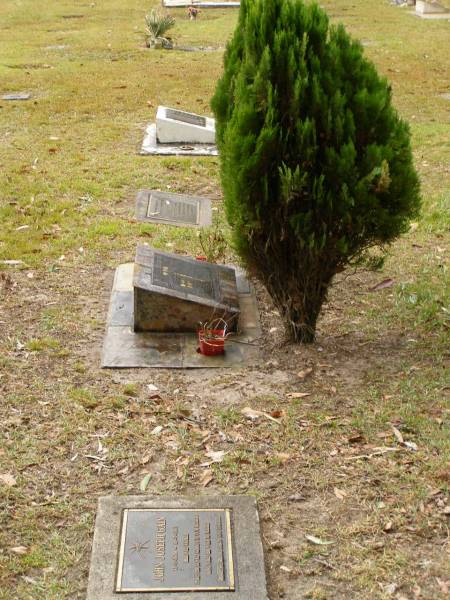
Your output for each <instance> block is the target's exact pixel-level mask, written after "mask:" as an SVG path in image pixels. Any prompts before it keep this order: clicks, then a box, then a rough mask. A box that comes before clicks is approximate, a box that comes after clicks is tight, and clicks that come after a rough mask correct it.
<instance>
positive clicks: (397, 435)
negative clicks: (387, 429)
mask: <svg viewBox="0 0 450 600" xmlns="http://www.w3.org/2000/svg"><path fill="white" fill-rule="evenodd" d="M392 432H393V434H394V435H395V439H396V440H397V442H399V443H400V444H403V436H402V434H401V431H399V430H398V429H397V427H394V426H392Z"/></svg>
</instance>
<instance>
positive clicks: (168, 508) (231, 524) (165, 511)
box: [87, 495, 268, 600]
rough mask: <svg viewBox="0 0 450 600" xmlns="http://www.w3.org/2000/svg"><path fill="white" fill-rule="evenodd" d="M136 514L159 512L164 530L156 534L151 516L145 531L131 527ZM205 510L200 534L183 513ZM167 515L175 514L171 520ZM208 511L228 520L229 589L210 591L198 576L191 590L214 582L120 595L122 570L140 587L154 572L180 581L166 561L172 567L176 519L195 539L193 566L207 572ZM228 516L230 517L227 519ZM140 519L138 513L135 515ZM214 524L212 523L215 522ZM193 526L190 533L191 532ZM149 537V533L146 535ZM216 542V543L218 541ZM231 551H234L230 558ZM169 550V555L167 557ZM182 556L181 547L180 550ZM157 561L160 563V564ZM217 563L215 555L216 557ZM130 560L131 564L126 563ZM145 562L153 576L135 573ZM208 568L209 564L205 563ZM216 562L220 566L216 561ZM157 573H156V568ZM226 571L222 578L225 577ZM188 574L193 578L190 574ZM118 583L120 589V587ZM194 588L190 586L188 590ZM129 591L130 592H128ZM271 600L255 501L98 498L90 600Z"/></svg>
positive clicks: (231, 498) (226, 563) (129, 581)
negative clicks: (141, 580)
mask: <svg viewBox="0 0 450 600" xmlns="http://www.w3.org/2000/svg"><path fill="white" fill-rule="evenodd" d="M133 511H134V512H136V511H149V512H151V511H157V512H158V517H159V519H160V521H161V527H159V529H158V530H156V529H153V530H152V525H151V523H152V518H151V517H150V516H149V519H148V521H147V522H146V520H145V517H144V519H143V520H142V516H141V517H140V522H141V524H142V527H141V528H139V527H138V528H136V525H135V526H134V528H133V526H131V527H130V528H129V527H128V518H129V515H130V514H132V513H133ZM194 511H202V512H201V515H202V518H203V523H202V522H200V530H197V532H196V531H195V529H193V527H192V525H189V523H188V522H187V521H186V517H183V516H182V513H183V512H191V513H193V512H194ZM169 512H170V513H172V514H171V516H170V515H169ZM207 512H210V513H211V515H212V517H211V518H214V516H215V515H219V514H220V515H224V517H223V518H224V519H227V521H228V527H227V528H225V527H224V528H223V529H222V531H223V535H227V540H226V543H225V540H224V545H223V550H224V552H226V554H227V558H225V560H224V563H223V565H224V569H225V573H226V572H227V570H229V569H230V567H232V572H231V573H227V577H226V578H225V581H226V585H227V586H228V588H229V591H228V590H227V591H223V590H221V591H218V590H214V589H212V587H213V584H212V581H213V579H212V578H211V577H210V578H209V579H208V577H206V576H205V574H204V573H203V574H202V571H201V570H200V573H197V575H198V579H199V580H200V584H198V583H197V584H195V583H194V585H193V586H192V588H195V587H202V583H207V582H208V581H210V583H211V587H210V588H209V589H206V590H205V589H203V590H201V591H200V590H198V591H195V589H192V590H190V591H181V590H179V591H169V590H167V591H166V590H164V589H163V590H159V591H158V590H155V591H152V592H148V591H141V592H139V591H128V592H127V593H125V594H124V593H123V592H118V591H116V590H117V589H118V588H120V587H121V583H122V582H123V581H124V573H123V570H121V569H122V568H123V566H124V565H125V567H126V569H128V571H127V573H126V582H127V585H128V586H131V587H133V585H135V584H136V583H138V581H137V579H138V578H139V577H142V576H144V582H145V581H146V580H149V579H150V580H151V579H152V574H153V576H154V579H155V580H156V581H159V582H162V581H166V578H167V582H169V580H170V581H172V586H173V587H175V586H174V584H173V582H174V581H176V578H175V580H174V579H173V577H172V578H170V577H169V576H168V574H167V575H166V573H167V571H166V570H165V569H164V566H165V565H164V562H161V561H165V562H166V563H170V561H171V560H173V547H172V545H171V539H170V538H169V535H170V534H173V529H172V530H171V531H170V532H167V527H166V526H167V524H168V523H169V519H172V520H173V519H175V520H177V523H178V525H177V526H178V527H180V528H185V529H186V531H187V532H188V533H189V535H190V536H191V537H190V539H189V545H190V548H191V550H192V552H193V555H192V557H191V558H190V560H192V561H195V565H200V568H204V566H205V561H206V560H207V556H205V550H206V546H205V542H204V540H203V534H204V531H205V529H204V521H205V520H206V519H207V516H206V513H207ZM225 514H226V515H227V517H225ZM134 518H135V519H136V515H134ZM211 522H212V521H211ZM145 528H147V529H148V531H149V532H150V534H151V532H152V531H153V535H150V536H149V538H148V539H145V540H144V539H143V538H142V540H141V539H140V538H141V537H142V536H143V535H144V534H145V533H146V531H147V530H146V529H145ZM191 528H192V531H191ZM198 533H200V535H201V536H202V541H201V542H200V540H198V542H199V543H198V550H197V556H196V555H195V552H196V548H195V539H194V538H195V535H198ZM133 536H134V537H136V539H134V537H133ZM144 537H145V535H144ZM212 541H213V542H216V540H214V538H213V539H212ZM229 550H231V553H230V554H229ZM168 552H170V554H169V555H166V554H167V553H168ZM177 556H178V557H182V552H181V549H180V550H179V551H178V552H177ZM157 558H158V560H159V562H157ZM212 558H213V560H214V556H213V557H212ZM126 561H128V562H126ZM142 561H144V562H145V561H146V562H147V564H148V569H150V570H151V573H150V574H149V573H146V574H145V573H144V572H143V568H142V566H140V567H139V568H138V569H136V565H137V564H139V563H140V562H142ZM206 564H207V563H206ZM214 564H217V563H216V562H215V563H214ZM155 567H156V571H153V569H155ZM225 573H224V574H225ZM187 576H189V574H187ZM118 583H119V585H117V584H118ZM189 587H190V586H189ZM128 589H130V588H128ZM120 598H126V599H127V600H226V599H229V600H268V596H267V586H266V575H265V568H264V554H263V548H262V543H261V533H260V523H259V516H258V510H257V504H256V500H255V499H254V498H253V497H250V496H200V495H197V496H196V497H195V498H191V497H182V496H179V497H164V496H161V497H155V496H153V497H148V496H145V495H142V496H106V497H102V498H100V499H99V502H98V509H97V518H96V522H95V531H94V540H93V547H92V556H91V568H90V573H89V583H88V591H87V600H119V599H120Z"/></svg>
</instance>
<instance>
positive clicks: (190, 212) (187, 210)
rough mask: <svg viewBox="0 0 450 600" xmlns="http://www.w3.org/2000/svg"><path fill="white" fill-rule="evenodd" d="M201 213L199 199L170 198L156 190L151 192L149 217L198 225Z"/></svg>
mask: <svg viewBox="0 0 450 600" xmlns="http://www.w3.org/2000/svg"><path fill="white" fill-rule="evenodd" d="M199 213H200V201H199V200H195V199H189V198H179V199H178V198H168V197H164V196H161V194H158V193H155V192H152V193H150V194H149V199H148V210H147V217H153V218H154V219H158V220H160V221H168V222H179V223H189V224H193V225H198V222H199Z"/></svg>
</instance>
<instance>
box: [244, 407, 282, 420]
mask: <svg viewBox="0 0 450 600" xmlns="http://www.w3.org/2000/svg"><path fill="white" fill-rule="evenodd" d="M241 413H242V414H243V415H244V417H246V418H247V419H250V421H257V420H258V419H260V418H261V417H265V418H266V419H269V420H270V421H274V422H275V423H278V424H280V422H279V421H278V420H277V419H274V418H273V417H272V416H271V415H269V414H268V413H265V412H263V411H262V410H254V409H253V408H250V407H249V406H246V407H245V408H243V409H242V410H241Z"/></svg>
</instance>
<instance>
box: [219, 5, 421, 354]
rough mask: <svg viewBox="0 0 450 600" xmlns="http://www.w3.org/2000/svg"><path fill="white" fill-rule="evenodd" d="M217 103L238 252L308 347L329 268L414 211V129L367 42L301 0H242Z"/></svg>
mask: <svg viewBox="0 0 450 600" xmlns="http://www.w3.org/2000/svg"><path fill="white" fill-rule="evenodd" d="M211 104H212V108H213V111H214V113H215V117H216V136H217V144H218V147H219V150H220V166H221V167H220V168H221V180H222V187H223V192H224V203H225V210H226V215H227V218H228V221H229V223H230V225H231V226H232V229H233V236H234V244H235V248H236V250H237V252H238V253H239V255H240V256H241V257H242V258H243V260H244V262H245V263H246V265H247V267H248V268H249V269H250V270H251V271H252V272H253V273H254V274H256V275H257V276H258V277H259V278H260V280H261V281H262V282H263V284H264V285H265V287H266V288H267V290H268V292H269V294H270V295H271V297H272V299H273V301H274V303H275V305H276V306H277V308H278V309H279V311H280V314H281V316H282V318H283V320H284V323H285V328H286V331H287V333H288V335H289V337H290V339H291V340H293V341H296V342H312V341H313V340H314V337H315V330H316V322H317V318H318V316H319V313H320V309H321V307H322V304H323V302H324V301H325V299H326V296H327V290H328V288H329V286H330V284H331V282H332V279H333V277H334V275H335V274H336V273H338V272H339V271H342V270H343V269H344V268H345V267H346V266H347V265H349V264H350V263H356V262H358V261H359V262H360V261H362V260H363V259H364V258H366V259H367V257H368V252H369V251H370V249H372V248H374V247H381V248H384V247H386V246H387V245H388V244H389V243H390V242H391V241H392V240H393V239H395V238H396V237H397V236H398V235H400V234H401V233H403V232H405V231H406V230H407V228H408V222H409V220H410V219H412V218H414V217H416V216H417V214H418V211H419V207H420V195H419V183H418V178H417V175H416V172H415V170H414V166H413V161H412V154H411V148H410V140H409V138H410V135H409V128H408V125H407V124H406V123H405V122H404V121H402V120H401V119H400V118H399V116H398V114H397V112H396V111H395V109H394V108H393V106H392V104H391V90H390V87H389V85H388V83H387V81H386V80H385V79H384V78H383V77H380V76H379V75H378V73H377V71H376V69H375V67H374V65H373V64H372V63H371V62H370V61H369V60H367V59H366V58H365V57H364V55H363V48H362V46H361V44H360V43H359V42H357V41H355V40H353V39H352V38H351V37H350V36H349V34H347V32H346V31H345V29H344V27H343V26H342V25H339V26H331V25H330V23H329V20H328V17H327V15H326V13H325V12H324V11H323V10H322V9H320V8H319V6H318V5H317V4H305V3H304V2H302V1H301V0H241V8H240V14H239V20H238V24H237V28H236V30H235V32H234V36H233V38H232V39H231V41H230V42H229V44H228V46H227V50H226V52H225V58H224V72H223V75H222V77H221V79H220V80H219V82H218V84H217V88H216V92H215V95H214V97H213V99H212V103H211Z"/></svg>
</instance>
